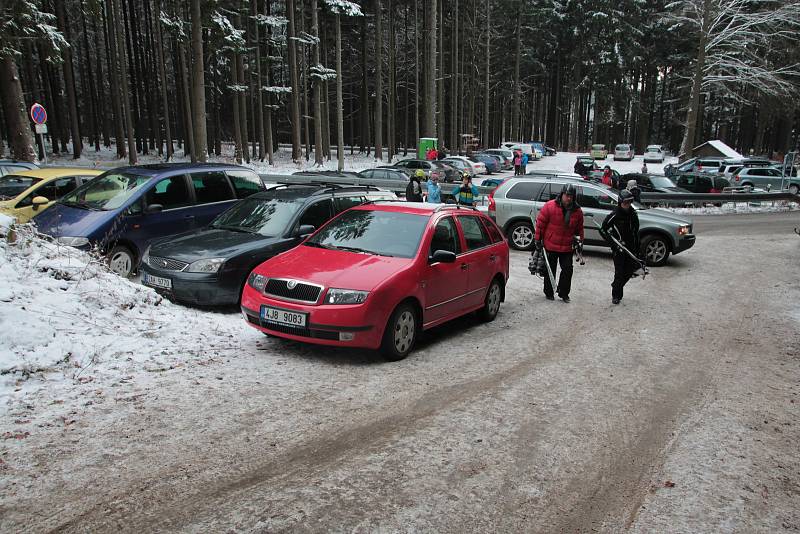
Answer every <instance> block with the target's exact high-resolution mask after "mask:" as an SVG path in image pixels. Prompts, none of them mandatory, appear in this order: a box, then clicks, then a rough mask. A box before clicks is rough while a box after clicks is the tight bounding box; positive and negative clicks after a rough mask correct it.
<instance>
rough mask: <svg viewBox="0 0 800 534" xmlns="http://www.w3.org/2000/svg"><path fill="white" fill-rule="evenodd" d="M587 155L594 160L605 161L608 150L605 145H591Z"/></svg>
mask: <svg viewBox="0 0 800 534" xmlns="http://www.w3.org/2000/svg"><path fill="white" fill-rule="evenodd" d="M589 154H590V155H591V156H592V158H594V159H606V158H607V157H608V149H607V148H606V145H592V150H591V151H590V152H589Z"/></svg>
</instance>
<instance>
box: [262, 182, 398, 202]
mask: <svg viewBox="0 0 800 534" xmlns="http://www.w3.org/2000/svg"><path fill="white" fill-rule="evenodd" d="M375 192H384V193H387V194H388V193H390V191H382V190H380V189H378V188H377V187H373V186H368V185H354V186H337V185H335V184H333V185H326V184H278V185H274V186H271V187H270V188H269V189H267V190H266V191H261V192H259V193H255V194H253V195H250V196H249V197H248V198H255V199H263V200H271V199H274V198H283V199H287V200H296V199H301V198H311V197H315V196H322V195H332V194H335V193H375Z"/></svg>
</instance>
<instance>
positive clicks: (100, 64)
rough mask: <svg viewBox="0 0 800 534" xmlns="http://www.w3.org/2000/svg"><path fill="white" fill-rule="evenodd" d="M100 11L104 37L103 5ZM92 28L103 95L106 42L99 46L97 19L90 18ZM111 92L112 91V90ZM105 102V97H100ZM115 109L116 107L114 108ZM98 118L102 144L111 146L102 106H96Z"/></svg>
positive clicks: (100, 88)
mask: <svg viewBox="0 0 800 534" xmlns="http://www.w3.org/2000/svg"><path fill="white" fill-rule="evenodd" d="M100 12H101V14H102V18H103V38H104V39H106V37H105V35H106V25H105V12H104V11H103V7H100ZM92 30H94V31H93V33H94V49H95V55H96V58H97V61H96V63H95V64H96V68H97V82H98V84H99V87H98V88H97V89H98V91H97V92H98V95H105V94H106V93H105V79H106V77H105V76H103V51H105V53H106V61H108V44H107V43H106V42H105V41H104V44H105V45H106V46H104V47H103V48H101V47H100V32H99V31H98V30H97V21H96V20H95V19H94V18H92ZM112 93H113V91H112ZM100 100H101V101H102V102H103V103H104V104H105V98H101V99H100ZM113 105H114V104H113V98H112V107H113ZM114 109H116V108H114ZM98 112H99V118H100V126H101V128H102V130H103V146H105V147H110V146H111V132H110V130H109V125H108V123H109V117H108V116H109V113H107V112H106V110H105V108H104V106H98Z"/></svg>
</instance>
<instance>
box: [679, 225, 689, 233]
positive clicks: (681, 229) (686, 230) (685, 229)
mask: <svg viewBox="0 0 800 534" xmlns="http://www.w3.org/2000/svg"><path fill="white" fill-rule="evenodd" d="M688 233H689V226H688V225H684V226H680V227H679V228H678V235H686V234H688Z"/></svg>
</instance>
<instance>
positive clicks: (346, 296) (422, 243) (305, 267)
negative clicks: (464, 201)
mask: <svg viewBox="0 0 800 534" xmlns="http://www.w3.org/2000/svg"><path fill="white" fill-rule="evenodd" d="M508 273H509V271H508V243H506V241H505V239H504V237H503V234H502V232H501V231H500V229H498V228H497V226H496V225H495V224H494V222H492V220H491V219H489V218H488V217H486V216H485V215H483V214H481V213H480V212H478V211H477V210H475V209H474V208H465V207H463V206H460V207H459V206H453V205H436V204H423V203H411V202H403V203H399V202H398V203H392V202H385V203H376V204H365V205H363V206H358V207H355V208H352V209H350V210H348V211H346V212H344V213H342V214H341V215H339V216H338V217H336V218H335V219H333V220H332V221H330V222H329V223H327V224H326V225H325V226H323V227H322V228H320V229H319V230H317V231H316V232H315V233H314V234H313V235H312V236H311V237H309V238H308V239H307V240H306V241H305V242H303V244H302V245H300V246H298V247H295V248H294V249H291V250H289V251H287V252H284V253H282V254H280V255H278V256H275V257H273V258H271V259H269V260H267V261H265V262H264V263H262V264H261V265H259V266H258V267H256V268H255V269H254V270H253V272H252V273H251V274H250V276H249V277H248V280H247V284H246V285H245V288H244V291H243V293H242V313H243V314H244V317H245V319H246V320H247V321H248V322H249V323H250V324H251V325H252V326H253V327H254V328H257V329H258V330H261V331H262V332H264V333H266V334H269V335H274V336H279V337H283V338H288V339H294V340H297V341H305V342H309V343H317V344H320V345H333V346H340V347H360V348H368V349H380V350H381V352H382V353H383V355H384V357H385V358H386V359H388V360H392V361H394V360H400V359H403V358H405V357H406V356H407V355H408V353H409V352H411V350H412V349H413V348H414V343H415V342H416V340H417V338H418V336H419V334H420V332H421V331H423V330H427V329H428V328H431V327H434V326H436V325H439V324H441V323H444V322H446V321H450V320H452V319H455V318H456V317H459V316H461V315H464V314H467V313H470V312H473V311H478V312H479V313H480V315H481V317H482V318H483V319H484V320H486V321H491V320H493V319H494V318H495V316H496V315H497V312H498V310H499V308H500V302H502V301H503V300H504V299H505V286H506V282H507V281H508Z"/></svg>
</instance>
